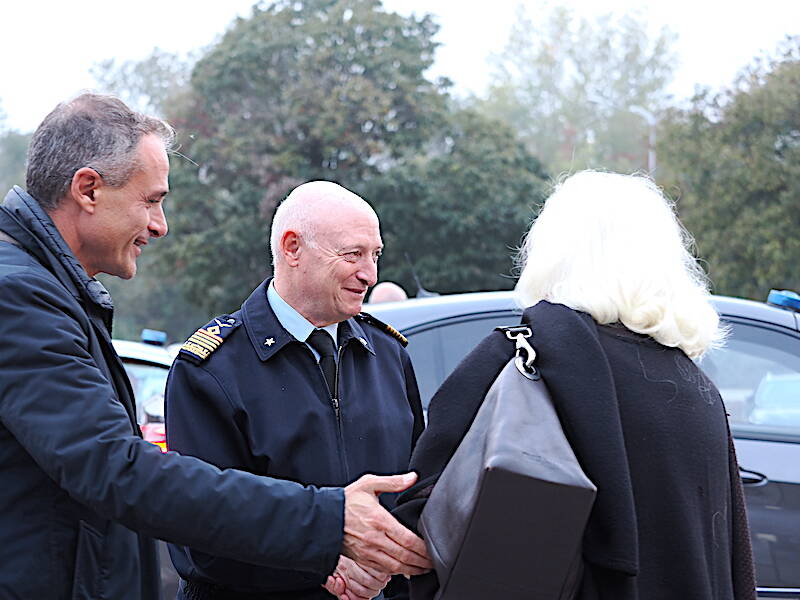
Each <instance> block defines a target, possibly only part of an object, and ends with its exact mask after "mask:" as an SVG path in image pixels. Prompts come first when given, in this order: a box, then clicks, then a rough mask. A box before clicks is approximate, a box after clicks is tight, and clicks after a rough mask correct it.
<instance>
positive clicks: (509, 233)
mask: <svg viewBox="0 0 800 600" xmlns="http://www.w3.org/2000/svg"><path fill="white" fill-rule="evenodd" d="M438 140H439V144H438V145H439V148H438V150H435V151H433V152H431V153H429V154H425V155H420V156H418V157H415V158H412V159H409V160H408V161H407V162H405V163H403V164H402V165H398V166H397V167H395V168H394V169H392V170H391V171H389V172H388V173H387V174H386V175H385V176H384V177H381V178H379V179H377V178H376V179H374V180H372V181H370V182H369V183H368V184H367V185H365V186H362V188H363V194H364V197H366V198H367V199H369V200H370V201H371V202H372V203H373V204H374V205H375V208H376V210H377V211H378V214H379V215H380V217H381V229H382V232H383V238H384V243H385V245H386V252H385V253H384V258H382V259H381V264H380V278H381V279H382V280H392V281H396V282H398V283H400V284H401V285H403V287H405V288H406V289H407V290H409V291H410V292H411V293H412V294H413V293H414V291H415V290H416V289H417V288H416V284H415V282H414V280H413V275H412V273H411V269H410V267H409V264H408V262H407V261H406V256H408V259H409V260H410V261H411V262H412V263H413V266H414V269H415V270H416V272H417V274H418V276H419V278H420V280H421V283H422V284H423V286H424V287H425V288H428V289H431V290H435V291H437V292H464V291H475V290H496V289H508V288H511V287H513V285H514V281H515V279H514V273H513V260H512V255H513V253H514V251H515V250H516V248H517V247H519V245H520V243H521V241H522V236H523V234H524V233H525V231H526V229H527V227H528V225H529V224H530V222H531V220H532V218H533V216H534V214H535V211H536V209H537V208H538V205H539V204H540V203H541V202H543V200H544V197H545V194H546V188H547V185H546V175H545V173H544V169H543V167H542V165H541V163H540V162H539V161H538V160H537V159H536V158H534V157H533V156H532V155H531V154H530V153H529V152H528V151H527V150H526V149H525V147H524V145H523V144H522V143H521V142H520V140H519V139H518V138H517V137H516V135H515V133H514V131H513V130H512V129H511V128H509V127H508V126H507V125H504V124H503V123H500V122H498V121H495V120H492V119H489V118H487V117H485V116H482V115H480V114H478V113H476V112H475V111H473V110H461V111H456V112H455V113H454V114H453V115H452V117H451V119H450V122H449V123H448V124H447V126H446V127H445V128H443V131H442V132H441V134H440V135H439V136H438Z"/></svg>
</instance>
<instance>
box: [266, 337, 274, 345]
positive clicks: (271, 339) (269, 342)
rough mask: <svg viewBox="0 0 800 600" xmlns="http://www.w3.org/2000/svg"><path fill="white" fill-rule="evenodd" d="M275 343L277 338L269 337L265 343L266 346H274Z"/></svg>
mask: <svg viewBox="0 0 800 600" xmlns="http://www.w3.org/2000/svg"><path fill="white" fill-rule="evenodd" d="M274 343H275V338H267V339H265V340H264V345H265V346H272V344H274Z"/></svg>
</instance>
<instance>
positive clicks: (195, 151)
mask: <svg viewBox="0 0 800 600" xmlns="http://www.w3.org/2000/svg"><path fill="white" fill-rule="evenodd" d="M436 30H437V27H436V25H435V24H434V23H433V21H432V20H431V19H430V17H428V16H425V17H421V18H416V17H401V16H399V15H397V14H393V13H387V12H384V11H383V10H382V9H381V6H380V2H378V1H376V0H337V1H332V0H308V1H304V2H297V1H293V2H289V1H280V2H276V3H275V4H272V5H271V6H269V7H268V8H266V9H261V8H258V7H256V8H254V10H253V14H252V16H251V17H249V18H247V19H238V20H237V21H235V22H234V24H233V25H232V26H231V27H230V29H229V30H228V32H227V33H226V34H225V36H224V37H223V38H222V39H221V41H220V42H219V43H218V44H217V45H215V46H214V47H213V48H211V49H210V51H209V52H208V54H207V55H206V56H204V57H203V58H202V59H201V60H200V61H199V62H198V63H197V65H196V66H195V68H194V70H193V72H192V76H191V80H190V89H189V91H188V93H187V95H186V102H187V103H186V104H185V105H184V106H182V107H181V110H177V111H175V112H171V113H170V114H169V115H168V116H169V117H170V120H171V122H172V123H173V124H174V125H175V126H176V128H177V129H178V131H179V132H181V134H182V135H181V138H180V139H181V147H180V152H181V154H183V155H185V156H188V157H189V158H190V159H191V162H190V161H189V160H182V159H181V158H180V157H177V159H176V160H173V164H172V167H173V171H172V177H171V186H172V189H173V190H174V193H173V194H171V196H170V201H169V204H170V205H171V209H170V212H171V215H170V217H171V226H172V233H173V235H171V236H169V237H168V238H167V239H166V240H165V241H164V244H163V251H162V252H161V253H160V258H159V261H158V262H159V264H158V270H159V271H160V272H161V273H163V274H165V275H166V274H171V275H176V276H178V278H179V280H180V282H181V286H182V287H183V290H184V293H185V295H186V297H187V298H190V299H191V300H192V302H195V303H197V304H198V305H199V306H200V307H202V308H203V309H205V310H207V311H208V312H219V311H223V310H231V309H233V308H235V307H237V306H238V305H239V303H240V302H241V300H242V299H243V295H244V294H246V293H247V291H248V290H249V289H250V288H252V287H254V286H255V285H256V284H257V283H258V282H259V281H260V280H261V279H262V278H263V277H264V276H265V275H266V274H267V273H268V271H269V267H268V265H269V252H268V249H267V237H268V231H269V226H270V222H271V218H272V214H273V212H274V209H275V206H276V205H277V203H278V202H279V201H280V199H281V198H283V197H284V196H285V194H286V193H287V192H288V191H289V190H290V189H291V188H292V187H294V186H295V185H297V184H299V183H301V182H303V181H306V180H312V179H328V180H332V181H338V182H340V183H342V184H344V185H348V186H351V187H352V186H353V185H354V184H355V183H356V182H360V181H364V180H367V179H369V178H374V177H379V176H381V173H382V172H383V171H385V170H386V169H388V168H389V167H391V165H392V164H393V163H394V162H395V161H396V160H397V159H398V157H400V156H402V155H403V154H405V153H408V152H413V151H416V150H418V149H420V148H422V146H423V144H424V143H425V142H426V141H427V139H428V138H429V137H430V135H431V133H432V132H433V131H434V127H435V126H436V124H437V123H440V122H441V120H442V114H443V112H444V109H445V95H444V94H443V88H442V87H441V85H438V84H433V83H431V82H429V81H428V80H426V79H425V77H424V76H423V72H424V71H425V70H426V69H427V68H428V67H429V66H430V65H431V63H432V60H433V51H434V48H435V43H434V42H433V41H432V37H433V35H434V34H435V33H436Z"/></svg>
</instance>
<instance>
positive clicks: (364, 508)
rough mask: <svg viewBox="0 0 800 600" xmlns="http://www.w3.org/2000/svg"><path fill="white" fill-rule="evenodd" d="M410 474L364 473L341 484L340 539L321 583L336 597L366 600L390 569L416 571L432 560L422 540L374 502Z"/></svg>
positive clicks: (399, 487)
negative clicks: (331, 566) (332, 565)
mask: <svg viewBox="0 0 800 600" xmlns="http://www.w3.org/2000/svg"><path fill="white" fill-rule="evenodd" d="M416 480H417V476H416V474H414V473H406V474H405V475H392V476H389V477H379V476H377V475H364V476H363V477H361V478H360V479H358V480H357V481H355V482H353V483H351V484H350V485H348V486H347V487H346V488H345V489H344V539H343V542H342V555H341V556H340V557H339V563H338V565H337V566H336V570H335V571H334V572H333V574H332V575H330V576H329V577H328V580H327V582H326V583H325V585H324V587H325V589H326V590H328V591H329V592H330V593H331V594H333V595H334V596H337V597H338V598H339V599H340V600H369V599H370V598H374V597H375V596H377V595H378V594H379V593H380V592H381V590H382V589H383V588H384V587H385V586H386V584H387V583H388V582H389V578H390V577H391V576H392V575H394V574H402V575H406V576H410V575H421V574H423V573H426V572H428V571H429V570H430V569H431V567H432V565H431V562H430V559H429V558H428V553H427V551H426V549H425V542H423V541H422V539H420V538H419V537H417V536H416V535H414V534H413V533H412V532H411V531H409V530H408V529H406V528H405V527H403V526H402V525H400V523H398V522H397V521H396V520H395V519H394V518H393V517H392V516H391V515H390V514H389V513H388V512H387V511H386V510H385V509H384V508H383V507H382V506H381V505H380V504H379V503H378V495H379V494H381V493H384V492H402V491H403V490H405V489H407V488H408V487H409V486H411V485H412V484H413V483H414V482H415V481H416Z"/></svg>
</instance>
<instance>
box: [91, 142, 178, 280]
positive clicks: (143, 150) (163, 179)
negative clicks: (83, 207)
mask: <svg viewBox="0 0 800 600" xmlns="http://www.w3.org/2000/svg"><path fill="white" fill-rule="evenodd" d="M137 156H138V164H139V168H137V169H136V171H135V172H134V174H133V175H132V176H131V178H130V179H129V180H128V182H127V183H126V184H125V185H123V186H120V187H111V186H109V185H107V184H105V183H103V182H102V178H101V181H100V183H99V184H98V186H97V187H96V188H95V189H94V192H93V194H94V195H93V198H94V206H93V210H92V212H91V213H90V214H87V215H84V225H85V226H84V228H83V235H82V236H81V238H82V239H81V248H80V251H79V252H76V254H77V255H78V259H79V260H80V261H81V263H82V264H83V266H84V268H85V269H86V272H87V273H89V275H91V276H94V275H96V274H97V273H108V274H110V275H116V276H117V277H121V278H123V279H130V278H131V277H133V276H134V275H135V274H136V259H137V258H138V257H139V255H140V254H141V253H142V249H143V247H144V246H146V245H147V243H148V242H149V240H150V238H153V237H162V236H164V235H166V234H167V219H166V217H165V216H164V209H163V206H162V201H163V199H164V196H165V195H166V193H167V191H168V190H169V184H168V181H167V179H168V175H169V161H168V160H167V153H166V151H165V149H164V144H163V142H162V141H161V139H160V138H159V137H158V136H155V135H146V136H144V137H143V138H142V140H141V141H140V142H139V147H138V150H137Z"/></svg>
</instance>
